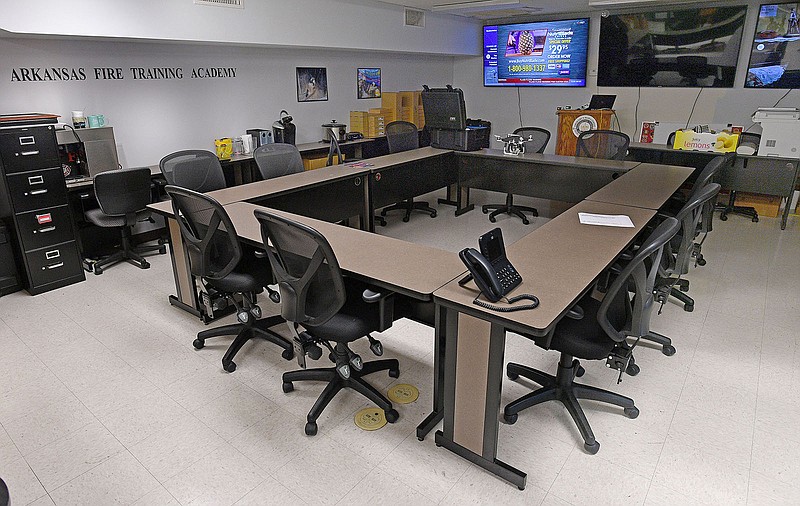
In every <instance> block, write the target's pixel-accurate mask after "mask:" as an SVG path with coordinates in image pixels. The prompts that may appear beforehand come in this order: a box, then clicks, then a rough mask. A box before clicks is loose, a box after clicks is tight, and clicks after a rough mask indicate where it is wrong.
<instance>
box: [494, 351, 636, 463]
mask: <svg viewBox="0 0 800 506" xmlns="http://www.w3.org/2000/svg"><path fill="white" fill-rule="evenodd" d="M582 370H583V368H581V366H580V362H578V360H575V359H574V358H573V357H572V356H570V355H567V354H565V353H562V354H561V359H560V360H559V362H558V372H557V373H556V376H551V375H549V374H547V373H544V372H541V371H537V370H536V369H532V368H530V367H526V366H524V365H520V364H513V363H510V364H508V367H507V370H506V373H507V375H508V377H509V378H510V379H512V380H516V379H517V378H519V377H520V376H522V377H523V378H527V379H529V380H531V381H533V382H535V383H538V384H539V385H542V388H540V389H538V390H535V391H533V392H531V393H529V394H528V395H525V396H523V397H520V398H519V399H517V400H515V401H514V402H511V403H509V404H508V405H507V406H506V407H505V409H504V410H503V419H504V420H505V421H506V423H509V424H513V423H515V422H516V421H517V413H519V412H520V411H522V410H523V409H527V408H529V407H531V406H535V405H536V404H541V403H543V402H546V401H560V402H561V403H562V404H564V407H565V408H567V411H568V412H569V414H570V415H571V416H572V420H573V421H574V422H575V425H576V426H577V427H578V430H579V431H580V433H581V436H582V437H583V442H584V443H583V447H584V449H585V450H586V451H587V452H588V453H590V454H595V453H597V451H598V450H599V449H600V443H598V442H597V440H596V439H595V437H594V433H593V432H592V428H591V426H590V425H589V421H588V420H587V419H586V415H585V414H584V412H583V408H581V405H580V403H579V402H578V399H589V400H593V401H598V402H604V403H606V404H613V405H615V406H619V407H621V408H623V409H624V413H625V416H627V417H628V418H636V417H637V416H639V409H638V408H637V407H636V406H635V405H634V403H633V399H630V398H628V397H625V396H623V395H619V394H616V393H614V392H609V391H608V390H602V389H600V388H596V387H592V386H589V385H580V384H577V383H575V377H576V376H581V375H582V374H583V372H582Z"/></svg>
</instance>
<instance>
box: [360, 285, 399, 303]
mask: <svg viewBox="0 0 800 506" xmlns="http://www.w3.org/2000/svg"><path fill="white" fill-rule="evenodd" d="M393 294H394V292H388V293H383V292H377V291H375V290H373V289H371V288H367V289H365V290H364V293H362V294H361V298H362V299H363V300H364V302H369V303H370V304H372V303H375V302H380V301H382V300H383V299H385V298H386V297H388V296H390V295H393Z"/></svg>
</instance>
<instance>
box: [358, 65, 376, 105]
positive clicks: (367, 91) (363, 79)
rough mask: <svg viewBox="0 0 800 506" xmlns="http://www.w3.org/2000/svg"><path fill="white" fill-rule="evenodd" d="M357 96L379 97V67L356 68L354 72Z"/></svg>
mask: <svg viewBox="0 0 800 506" xmlns="http://www.w3.org/2000/svg"><path fill="white" fill-rule="evenodd" d="M356 84H357V87H358V98H380V96H381V69H379V68H366V69H358V72H357V73H356Z"/></svg>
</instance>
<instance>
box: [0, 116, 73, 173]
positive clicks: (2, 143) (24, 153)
mask: <svg viewBox="0 0 800 506" xmlns="http://www.w3.org/2000/svg"><path fill="white" fill-rule="evenodd" d="M0 153H2V157H3V165H4V166H5V171H6V174H13V173H15V172H24V171H27V170H35V169H39V168H42V167H60V166H61V164H60V163H59V161H58V145H57V144H56V142H55V135H53V127H52V126H47V127H32V128H23V129H19V130H15V131H13V132H9V133H3V134H0Z"/></svg>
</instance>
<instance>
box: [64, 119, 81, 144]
mask: <svg viewBox="0 0 800 506" xmlns="http://www.w3.org/2000/svg"><path fill="white" fill-rule="evenodd" d="M64 126H65V127H67V128H69V129H70V130H72V135H74V136H75V138H76V139H78V142H80V143H81V144H83V141H82V140H81V138H80V136H79V135H78V132H77V131H76V130H75V128H74V127H73V126H72V125H69V124H67V123H64Z"/></svg>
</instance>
